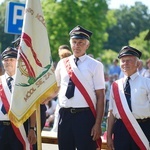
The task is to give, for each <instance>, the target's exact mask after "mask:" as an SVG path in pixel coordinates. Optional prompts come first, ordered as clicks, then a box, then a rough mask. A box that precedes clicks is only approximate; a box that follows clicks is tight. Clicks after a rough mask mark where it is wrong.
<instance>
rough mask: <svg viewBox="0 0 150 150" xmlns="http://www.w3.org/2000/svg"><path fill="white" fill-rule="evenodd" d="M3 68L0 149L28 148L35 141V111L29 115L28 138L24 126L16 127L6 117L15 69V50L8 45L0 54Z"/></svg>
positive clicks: (1, 78) (1, 77) (0, 86)
mask: <svg viewBox="0 0 150 150" xmlns="http://www.w3.org/2000/svg"><path fill="white" fill-rule="evenodd" d="M1 56H2V63H3V66H4V69H5V73H4V75H2V76H0V91H1V96H0V108H1V109H0V149H1V150H30V148H31V146H30V144H31V145H32V144H35V143H36V134H35V131H34V130H33V128H34V127H35V123H36V120H35V113H34V114H33V115H31V117H30V129H29V131H28V138H27V136H26V133H25V129H24V126H23V125H22V126H20V127H19V128H17V127H16V126H15V125H14V124H13V123H12V122H10V120H9V118H8V115H7V113H8V111H9V110H8V109H9V105H10V101H11V92H12V89H13V83H14V76H15V71H16V62H17V51H16V50H15V49H14V48H11V47H8V48H6V49H5V50H4V52H3V53H2V54H1Z"/></svg>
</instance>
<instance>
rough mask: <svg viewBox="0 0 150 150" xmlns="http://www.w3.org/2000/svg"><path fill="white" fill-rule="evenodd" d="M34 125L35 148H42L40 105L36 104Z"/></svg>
mask: <svg viewBox="0 0 150 150" xmlns="http://www.w3.org/2000/svg"><path fill="white" fill-rule="evenodd" d="M36 127H37V150H42V142H41V112H40V105H38V107H37V110H36Z"/></svg>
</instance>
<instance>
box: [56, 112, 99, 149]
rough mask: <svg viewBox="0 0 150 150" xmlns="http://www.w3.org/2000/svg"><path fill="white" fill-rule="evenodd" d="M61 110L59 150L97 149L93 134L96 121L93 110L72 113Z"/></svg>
mask: <svg viewBox="0 0 150 150" xmlns="http://www.w3.org/2000/svg"><path fill="white" fill-rule="evenodd" d="M59 112H60V120H59V124H58V143H59V144H58V145H59V150H75V149H77V150H96V142H95V141H93V140H92V136H91V129H92V127H93V125H94V123H95V118H94V116H93V114H92V112H91V110H90V109H89V110H85V111H81V112H77V113H71V112H70V111H65V110H64V109H60V111H59Z"/></svg>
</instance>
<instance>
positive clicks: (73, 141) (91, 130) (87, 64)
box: [55, 26, 105, 150]
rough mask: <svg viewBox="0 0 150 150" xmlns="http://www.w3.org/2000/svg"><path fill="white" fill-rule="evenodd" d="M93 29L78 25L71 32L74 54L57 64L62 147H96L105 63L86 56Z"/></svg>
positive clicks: (89, 149) (80, 149) (61, 149)
mask: <svg viewBox="0 0 150 150" xmlns="http://www.w3.org/2000/svg"><path fill="white" fill-rule="evenodd" d="M91 35H92V32H91V31H89V30H87V29H85V28H83V27H81V26H76V27H75V28H74V29H72V30H71V32H70V45H71V49H72V52H73V55H71V56H69V57H67V58H64V59H61V60H60V61H59V62H58V65H57V67H56V71H55V74H56V80H57V85H58V87H59V93H58V103H59V106H60V111H59V114H60V119H59V123H58V143H59V150H75V149H78V150H85V149H86V150H96V147H97V144H98V143H99V142H98V141H99V140H100V136H101V121H102V118H103V113H104V97H105V96H104V95H105V94H104V89H105V81H104V71H103V64H102V63H101V62H98V61H97V60H95V59H93V58H91V57H90V56H88V55H86V51H87V49H88V48H89V45H90V41H89V40H90V37H91Z"/></svg>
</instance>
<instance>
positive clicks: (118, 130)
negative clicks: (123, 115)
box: [114, 119, 150, 150]
mask: <svg viewBox="0 0 150 150" xmlns="http://www.w3.org/2000/svg"><path fill="white" fill-rule="evenodd" d="M139 125H140V126H141V128H142V130H143V132H144V134H145V135H146V137H147V139H148V140H149V142H150V120H149V121H146V122H140V123H139ZM114 147H115V150H140V148H139V147H138V146H137V144H136V143H135V142H134V140H133V139H132V137H131V135H130V134H129V132H128V130H127V129H126V127H125V125H124V123H123V122H122V120H121V119H119V120H117V121H116V123H115V125H114Z"/></svg>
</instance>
